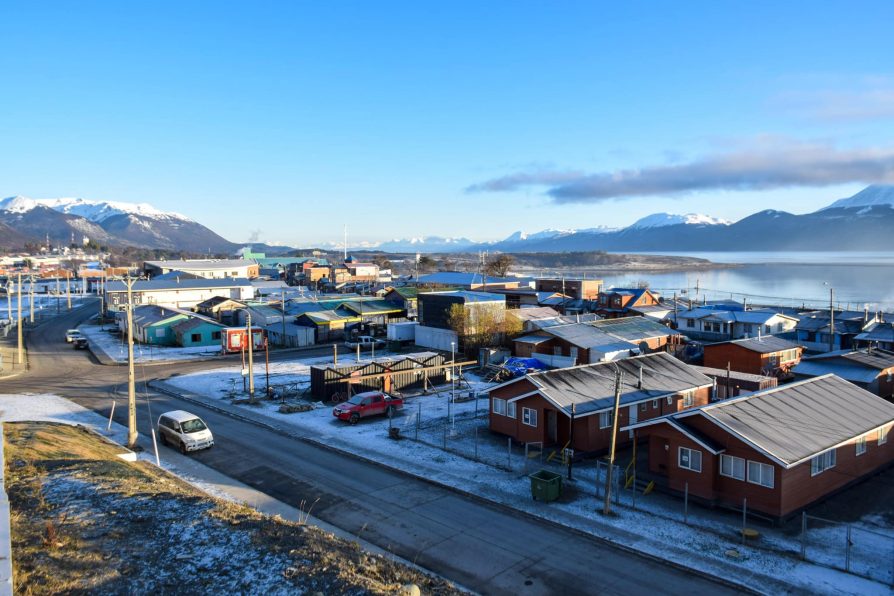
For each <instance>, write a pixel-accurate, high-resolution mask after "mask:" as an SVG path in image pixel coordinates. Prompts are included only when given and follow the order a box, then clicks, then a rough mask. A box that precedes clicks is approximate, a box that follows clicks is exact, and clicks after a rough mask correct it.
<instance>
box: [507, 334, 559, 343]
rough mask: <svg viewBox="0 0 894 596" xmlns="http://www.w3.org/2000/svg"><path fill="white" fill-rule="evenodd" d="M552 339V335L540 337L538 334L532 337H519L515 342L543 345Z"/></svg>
mask: <svg viewBox="0 0 894 596" xmlns="http://www.w3.org/2000/svg"><path fill="white" fill-rule="evenodd" d="M551 339H552V336H551V335H539V334H537V333H534V334H531V335H525V336H523V337H518V338H516V339H515V340H513V341H517V342H521V343H523V344H534V345H537V344H542V343H544V342H547V341H549V340H551Z"/></svg>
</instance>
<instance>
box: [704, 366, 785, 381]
mask: <svg viewBox="0 0 894 596" xmlns="http://www.w3.org/2000/svg"><path fill="white" fill-rule="evenodd" d="M692 368H694V369H695V370H697V371H698V372H700V373H702V374H703V375H707V376H709V377H723V378H726V375H727V371H726V369H725V368H712V367H710V366H693V367H692ZM729 378H730V379H738V380H741V381H750V382H752V383H761V382H763V381H766V380H767V379H773V380H774V381H775V380H776V377H765V376H763V375H753V374H751V373H743V372H738V371H735V370H730V371H729Z"/></svg>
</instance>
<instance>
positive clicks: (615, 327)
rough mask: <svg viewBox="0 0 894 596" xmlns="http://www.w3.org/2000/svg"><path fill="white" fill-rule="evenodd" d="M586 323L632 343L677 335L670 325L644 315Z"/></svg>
mask: <svg viewBox="0 0 894 596" xmlns="http://www.w3.org/2000/svg"><path fill="white" fill-rule="evenodd" d="M587 325H589V326H591V327H593V328H595V329H598V330H600V331H602V332H605V333H610V334H612V335H614V336H615V337H617V338H620V339H623V340H625V341H631V342H634V343H637V342H640V341H643V340H645V339H651V338H654V337H667V336H668V335H679V333H678V332H677V331H674V330H673V329H671V328H670V327H665V326H664V325H662V324H661V323H658V322H656V321H653V320H651V319H647V318H645V317H623V318H620V319H604V320H601V321H593V322H590V323H587Z"/></svg>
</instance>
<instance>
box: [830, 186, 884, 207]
mask: <svg viewBox="0 0 894 596" xmlns="http://www.w3.org/2000/svg"><path fill="white" fill-rule="evenodd" d="M879 205H887V206H891V207H894V185H892V184H873V185H872V186H867V187H866V188H864V189H863V190H861V191H860V192H858V193H857V194H855V195H854V196H852V197H847V198H844V199H838V200H837V201H835V202H834V203H832V204H831V205H829V206H828V207H823V208H822V209H820V211H825V210H826V209H849V208H851V207H875V206H879Z"/></svg>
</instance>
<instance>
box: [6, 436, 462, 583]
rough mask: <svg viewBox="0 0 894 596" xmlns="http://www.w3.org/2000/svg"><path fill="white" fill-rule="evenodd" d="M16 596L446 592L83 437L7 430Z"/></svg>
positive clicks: (415, 574)
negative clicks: (412, 587) (66, 595)
mask: <svg viewBox="0 0 894 596" xmlns="http://www.w3.org/2000/svg"><path fill="white" fill-rule="evenodd" d="M5 428H6V437H5V440H6V466H7V476H6V478H7V491H8V493H9V499H10V507H11V522H12V533H13V561H14V574H15V585H16V591H17V592H18V593H21V594H56V593H60V592H87V591H89V592H91V593H116V594H117V593H121V594H125V593H126V594H133V593H145V592H186V591H190V592H197V593H208V592H215V593H219V592H221V593H222V592H227V593H229V592H242V593H246V592H247V593H256V592H264V593H288V592H294V591H295V590H296V589H297V590H299V591H310V592H316V591H319V592H322V593H327V594H330V593H357V594H364V593H369V594H389V593H396V592H398V591H399V590H400V588H401V586H402V585H404V584H408V583H413V584H417V585H418V586H420V588H421V589H422V592H423V593H434V594H450V593H456V592H457V590H456V589H455V588H454V587H453V586H452V585H451V584H449V583H448V582H445V581H443V580H440V579H438V578H433V577H431V576H428V575H425V574H423V573H420V572H419V571H417V570H416V569H413V568H411V567H408V566H405V565H401V564H398V563H395V562H393V561H391V560H390V559H387V558H385V557H381V556H378V555H372V554H369V553H366V552H364V551H363V550H361V549H360V547H359V545H358V544H357V543H353V542H348V541H345V540H342V539H339V538H337V537H335V536H333V535H331V534H328V533H326V532H323V531H321V530H319V529H318V528H315V527H311V526H307V525H304V524H301V523H292V522H288V521H284V520H282V519H279V518H270V517H267V516H264V515H261V514H259V513H258V512H257V511H255V510H253V509H251V508H249V507H247V506H243V505H238V504H234V503H230V502H226V501H221V500H218V499H214V498H211V497H209V496H208V495H206V494H204V493H202V492H200V491H198V490H197V489H196V488H194V487H193V486H191V485H189V484H187V483H186V482H183V481H182V480H180V479H179V478H177V477H175V476H173V475H170V474H168V473H166V472H164V471H162V470H159V469H158V468H155V467H154V466H152V465H151V464H147V463H145V462H136V463H127V462H124V461H123V460H121V459H119V458H117V457H116V454H117V453H120V452H121V448H120V447H118V446H116V445H112V444H109V443H106V442H105V441H104V440H103V439H102V438H101V437H99V436H97V435H95V434H93V433H92V432H90V431H88V430H86V429H82V428H78V427H71V426H66V425H61V424H54V423H15V424H6V425H5Z"/></svg>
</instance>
